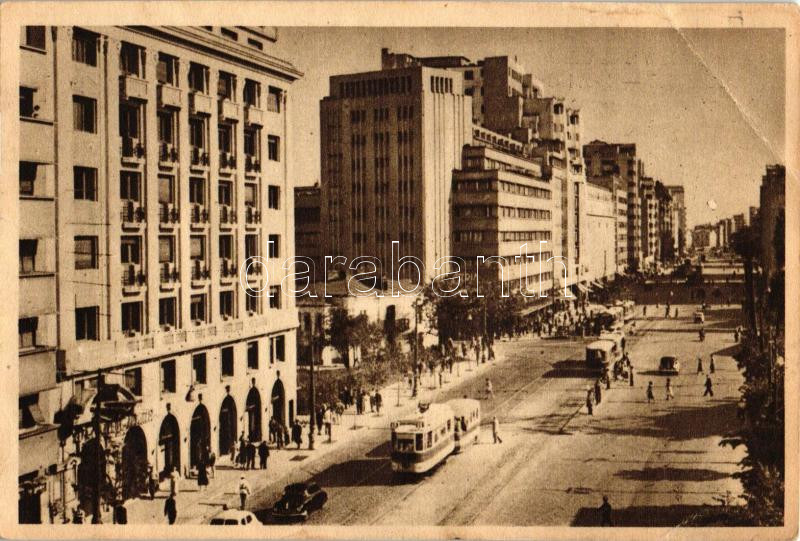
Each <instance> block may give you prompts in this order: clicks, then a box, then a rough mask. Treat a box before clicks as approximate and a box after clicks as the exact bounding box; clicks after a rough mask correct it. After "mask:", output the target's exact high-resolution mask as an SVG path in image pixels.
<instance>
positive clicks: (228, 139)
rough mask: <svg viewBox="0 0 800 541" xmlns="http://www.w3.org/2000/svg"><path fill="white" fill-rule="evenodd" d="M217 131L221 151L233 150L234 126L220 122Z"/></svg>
mask: <svg viewBox="0 0 800 541" xmlns="http://www.w3.org/2000/svg"><path fill="white" fill-rule="evenodd" d="M217 133H218V134H219V151H220V152H233V126H230V125H229V124H220V125H219V129H218V130H217Z"/></svg>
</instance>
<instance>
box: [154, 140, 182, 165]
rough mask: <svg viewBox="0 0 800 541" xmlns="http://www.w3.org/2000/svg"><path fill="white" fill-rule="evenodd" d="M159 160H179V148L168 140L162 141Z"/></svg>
mask: <svg viewBox="0 0 800 541" xmlns="http://www.w3.org/2000/svg"><path fill="white" fill-rule="evenodd" d="M158 161H160V162H161V163H175V162H177V161H178V148H177V147H176V146H175V145H173V144H171V143H166V142H163V141H162V142H161V144H160V145H159V147H158Z"/></svg>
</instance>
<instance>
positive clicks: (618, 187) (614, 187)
mask: <svg viewBox="0 0 800 541" xmlns="http://www.w3.org/2000/svg"><path fill="white" fill-rule="evenodd" d="M586 182H587V184H588V183H592V184H595V185H597V186H602V187H604V188H606V189H607V190H609V191H611V194H612V197H613V198H614V213H615V217H616V238H615V240H614V245H615V251H616V254H617V255H616V262H615V266H614V267H615V268H614V272H616V273H618V274H623V273H625V269H626V268H627V266H628V187H627V184H626V183H625V180H624V179H623V178H622V177H621V176H620V175H619V174H617V173H608V174H605V175H600V176H591V175H589V176H587V177H586ZM587 198H588V192H587ZM586 212H587V213H588V212H589V209H588V207H587V210H586ZM586 230H587V232H586V234H585V235H584V237H585V238H586V239H588V242H591V239H592V229H591V228H589V227H587V228H586ZM590 263H591V262H590Z"/></svg>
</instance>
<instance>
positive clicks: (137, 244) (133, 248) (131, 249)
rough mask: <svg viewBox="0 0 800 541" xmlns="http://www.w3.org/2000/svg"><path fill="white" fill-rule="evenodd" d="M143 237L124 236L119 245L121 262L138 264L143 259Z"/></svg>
mask: <svg viewBox="0 0 800 541" xmlns="http://www.w3.org/2000/svg"><path fill="white" fill-rule="evenodd" d="M141 247H142V238H141V237H122V241H121V242H120V246H119V254H120V263H123V264H128V265H138V264H139V262H140V261H141V257H140V255H141Z"/></svg>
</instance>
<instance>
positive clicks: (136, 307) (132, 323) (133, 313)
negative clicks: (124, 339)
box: [122, 301, 142, 335]
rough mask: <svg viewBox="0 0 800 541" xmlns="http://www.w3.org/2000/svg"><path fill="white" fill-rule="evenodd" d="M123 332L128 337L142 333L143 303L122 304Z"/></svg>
mask: <svg viewBox="0 0 800 541" xmlns="http://www.w3.org/2000/svg"><path fill="white" fill-rule="evenodd" d="M122 332H123V333H125V334H127V335H132V334H137V333H141V332H142V303H141V302H139V301H136V302H123V303H122Z"/></svg>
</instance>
